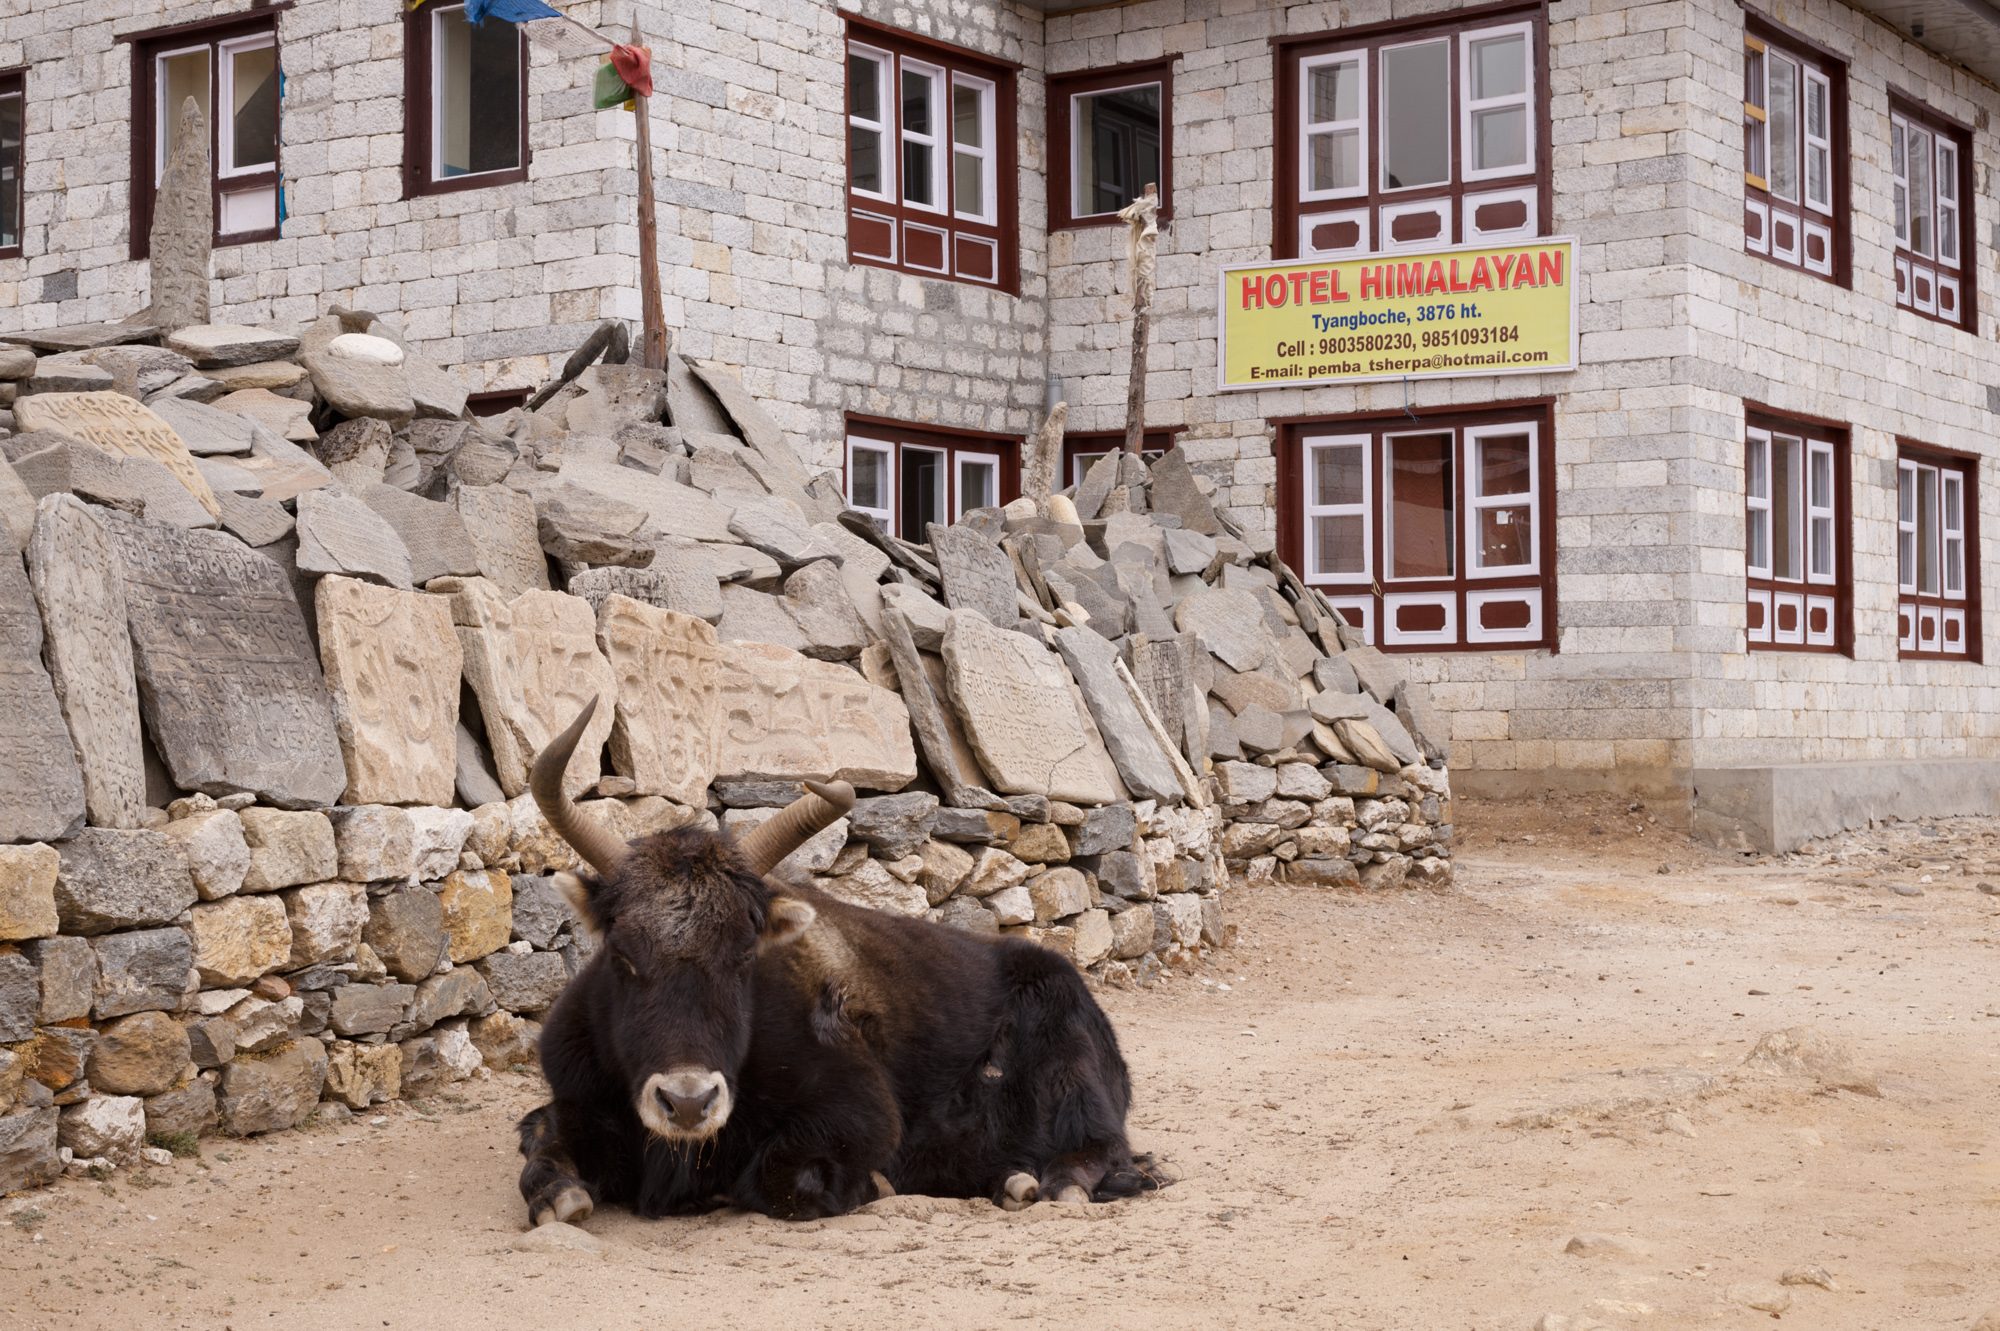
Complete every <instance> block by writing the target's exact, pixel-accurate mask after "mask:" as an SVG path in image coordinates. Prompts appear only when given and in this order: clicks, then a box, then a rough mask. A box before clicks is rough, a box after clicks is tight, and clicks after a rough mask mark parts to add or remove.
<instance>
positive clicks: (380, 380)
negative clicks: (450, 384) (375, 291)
mask: <svg viewBox="0 0 2000 1331" xmlns="http://www.w3.org/2000/svg"><path fill="white" fill-rule="evenodd" d="M299 361H300V363H301V364H303V365H304V366H305V368H306V373H307V374H309V375H311V376H312V381H313V388H314V390H315V391H316V392H317V393H318V394H319V396H320V397H321V398H322V399H324V400H325V401H326V403H327V404H328V405H329V406H331V407H332V408H333V409H334V410H335V411H337V412H339V413H340V414H341V415H343V416H373V417H375V418H377V419H378V420H385V421H389V422H391V423H393V424H398V425H400V424H402V423H403V422H404V421H407V420H409V419H410V418H411V417H412V416H414V415H415V414H416V411H417V404H416V402H415V400H414V399H413V398H411V396H410V381H409V376H408V375H407V374H406V373H405V372H404V369H403V349H402V348H401V347H399V346H397V345H396V344H395V343H394V342H391V341H389V340H388V339H387V338H382V337H374V336H371V335H369V334H367V333H351V332H348V331H347V328H346V325H345V324H344V323H343V322H342V321H341V319H340V318H339V317H338V316H336V315H327V316H326V317H324V318H322V319H320V320H318V321H317V322H315V323H313V324H312V325H311V326H309V327H308V328H307V329H306V330H305V332H304V333H303V334H302V335H301V336H300V338H299Z"/></svg>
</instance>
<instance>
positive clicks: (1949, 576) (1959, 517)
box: [1943, 472, 1965, 596]
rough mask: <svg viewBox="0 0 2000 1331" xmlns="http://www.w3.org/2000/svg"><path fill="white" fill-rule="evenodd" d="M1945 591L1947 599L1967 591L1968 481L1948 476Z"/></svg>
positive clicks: (1945, 530)
mask: <svg viewBox="0 0 2000 1331" xmlns="http://www.w3.org/2000/svg"><path fill="white" fill-rule="evenodd" d="M1943 516H1944V521H1943V528H1944V590H1945V594H1946V595H1947V596H1958V595H1961V594H1963V593H1964V591H1965V481H1964V478H1963V477H1960V476H1958V475H1956V474H1955V473H1952V472H1946V473H1944V515H1943Z"/></svg>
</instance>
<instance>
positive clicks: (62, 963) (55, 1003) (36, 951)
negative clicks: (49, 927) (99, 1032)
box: [22, 937, 97, 1026]
mask: <svg viewBox="0 0 2000 1331" xmlns="http://www.w3.org/2000/svg"><path fill="white" fill-rule="evenodd" d="M22 951H23V952H24V954H25V955H26V956H27V958H28V959H29V960H30V961H31V962H33V963H34V965H35V967H36V969H38V970H39V971H40V972H41V985H42V995H41V1017H40V1020H41V1023H42V1024H43V1025H50V1026H52V1025H54V1024H55V1023H57V1022H63V1021H76V1020H78V1019H79V1018H82V1017H88V1016H89V1015H90V1010H91V1006H92V1004H93V1003H94V1002H95V1001H96V998H97V953H96V952H95V951H93V950H92V949H91V946H90V940H89V939H87V938H74V937H66V938H65V937H59V938H42V939H37V940H36V941H34V942H31V943H28V944H27V945H26V946H25V947H24V948H23V949H22Z"/></svg>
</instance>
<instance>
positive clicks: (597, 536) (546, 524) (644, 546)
mask: <svg viewBox="0 0 2000 1331" xmlns="http://www.w3.org/2000/svg"><path fill="white" fill-rule="evenodd" d="M616 470H624V471H627V472H628V474H630V473H629V469H626V468H618V469H616ZM534 499H535V522H536V529H537V531H538V533H539V534H540V537H541V542H542V549H543V550H545V551H547V552H548V553H549V554H551V555H553V556H555V557H556V558H557V559H560V560H562V561H564V562H565V563H570V564H615V565H621V566H626V567H631V568H644V567H645V566H646V565H648V564H650V563H652V562H653V544H654V540H655V537H654V536H653V534H652V533H651V532H650V531H649V530H648V527H647V515H646V513H645V511H644V510H643V509H640V508H638V507H636V506H634V505H632V504H628V503H625V502H624V501H623V500H621V499H619V498H617V497H616V496H615V495H613V494H610V493H602V492H599V491H596V490H591V489H586V488H585V487H583V486H580V485H573V484H556V485H542V486H540V487H538V488H537V489H536V490H535V494H534Z"/></svg>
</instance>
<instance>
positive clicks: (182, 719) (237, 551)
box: [101, 513, 347, 808]
mask: <svg viewBox="0 0 2000 1331" xmlns="http://www.w3.org/2000/svg"><path fill="white" fill-rule="evenodd" d="M101 516H102V517H103V518H104V519H105V520H106V521H107V522H108V523H109V524H110V527H111V531H112V535H113V538H114V540H115V541H116V543H117V547H118V557H119V563H120V566H121V568H122V570H123V573H124V581H125V598H126V609H127V615H128V623H129V625H130V628H131V631H132V651H133V661H134V665H135V667H136V672H137V677H138V682H139V701H140V710H141V712H142V714H143V715H144V717H145V720H146V727H147V730H148V731H149V733H150V734H151V736H152V738H153V739H154V741H155V743H157V744H158V746H159V749H160V756H161V757H162V758H163V759H164V760H165V762H166V766H167V770H168V772H169V774H170V775H171V776H172V778H173V782H174V784H175V786H177V787H178V788H180V789H182V790H199V791H205V792H207V793H208V794H211V795H226V794H231V793H236V792H249V793H252V794H255V795H256V796H257V797H258V798H259V799H260V800H263V801H265V802H267V803H271V804H276V805H279V806H281V807H285V808H297V807H299V806H301V805H327V804H332V803H333V802H334V801H336V800H338V799H339V798H340V792H341V789H342V787H344V786H345V785H346V782H347V777H346V772H345V770H344V768H343V766H342V763H341V757H340V743H339V740H338V738H337V737H336V735H335V732H334V726H333V712H332V708H331V706H330V705H329V704H328V701H327V696H326V686H325V683H324V682H323V680H322V678H321V675H320V666H319V658H318V653H317V652H316V651H315V650H314V648H313V645H312V639H311V637H310V636H309V635H308V634H307V632H306V626H305V619H304V616H303V615H302V614H301V612H300V608H299V603H298V600H297V599H296V597H295V596H294V594H293V591H292V587H291V584H290V582H289V581H288V580H287V577H286V575H285V572H284V570H283V569H281V568H280V567H279V566H278V564H277V563H275V562H274V561H273V560H271V559H268V558H266V557H264V556H263V555H261V554H258V553H256V552H254V551H251V550H247V549H245V548H244V547H243V546H242V545H240V544H239V543H238V542H237V541H236V539H235V538H234V537H231V536H227V535H224V534H223V533H221V532H206V531H177V530H174V529H172V528H167V527H161V526H159V525H157V524H152V523H143V522H138V521H135V520H133V519H130V518H127V517H125V516H124V515H122V514H116V513H106V514H103V515H101ZM271 717H281V718H283V721H282V723H274V722H271V721H269V720H267V718H271Z"/></svg>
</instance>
